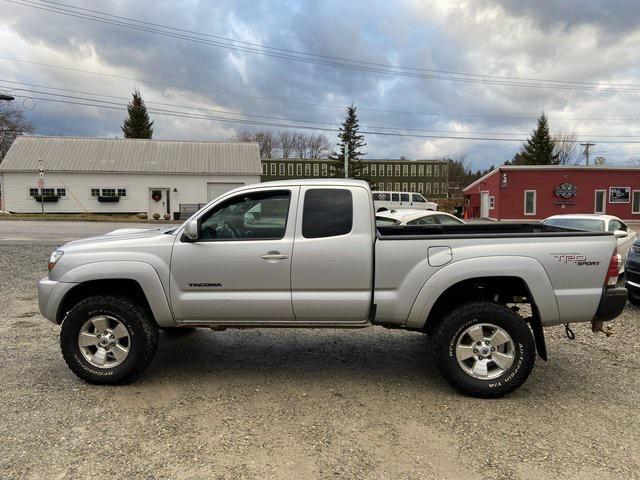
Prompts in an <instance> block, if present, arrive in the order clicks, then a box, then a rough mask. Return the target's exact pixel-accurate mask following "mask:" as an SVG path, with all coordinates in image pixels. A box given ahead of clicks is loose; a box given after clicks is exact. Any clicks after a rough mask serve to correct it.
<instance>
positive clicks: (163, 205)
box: [149, 188, 171, 218]
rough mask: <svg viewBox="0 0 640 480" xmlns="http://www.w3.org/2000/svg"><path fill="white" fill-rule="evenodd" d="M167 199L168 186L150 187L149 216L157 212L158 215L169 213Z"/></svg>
mask: <svg viewBox="0 0 640 480" xmlns="http://www.w3.org/2000/svg"><path fill="white" fill-rule="evenodd" d="M169 200H170V199H169V189H168V188H150V189H149V217H151V218H153V215H154V214H158V215H160V217H162V216H163V215H165V214H171V210H170V203H169Z"/></svg>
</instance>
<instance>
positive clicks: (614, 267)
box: [604, 249, 620, 287]
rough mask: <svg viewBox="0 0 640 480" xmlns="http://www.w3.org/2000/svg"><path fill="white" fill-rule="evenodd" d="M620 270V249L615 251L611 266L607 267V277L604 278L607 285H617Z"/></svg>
mask: <svg viewBox="0 0 640 480" xmlns="http://www.w3.org/2000/svg"><path fill="white" fill-rule="evenodd" d="M619 270H620V255H618V250H617V249H616V250H614V251H613V255H611V260H609V268H608V269H607V278H605V280H604V284H605V285H606V286H607V287H615V286H616V284H617V283H618V271H619Z"/></svg>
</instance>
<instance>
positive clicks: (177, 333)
mask: <svg viewBox="0 0 640 480" xmlns="http://www.w3.org/2000/svg"><path fill="white" fill-rule="evenodd" d="M160 330H162V331H163V332H164V333H166V334H168V335H171V336H174V337H181V336H183V335H188V334H190V333H193V332H195V331H196V327H160Z"/></svg>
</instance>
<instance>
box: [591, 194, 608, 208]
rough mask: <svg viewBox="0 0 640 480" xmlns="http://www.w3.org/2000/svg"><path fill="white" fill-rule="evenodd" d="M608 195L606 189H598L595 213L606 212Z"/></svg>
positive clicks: (594, 206)
mask: <svg viewBox="0 0 640 480" xmlns="http://www.w3.org/2000/svg"><path fill="white" fill-rule="evenodd" d="M606 195H607V191H606V190H596V198H595V201H594V205H593V212H594V213H604V212H605V209H606V207H605V199H606V198H607V197H606Z"/></svg>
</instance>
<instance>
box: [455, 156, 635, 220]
mask: <svg viewBox="0 0 640 480" xmlns="http://www.w3.org/2000/svg"><path fill="white" fill-rule="evenodd" d="M463 194H464V197H465V210H464V215H465V217H466V218H491V219H495V220H542V219H544V218H546V217H549V216H551V215H558V214H567V213H606V214H609V215H615V216H617V217H619V218H621V219H623V220H640V168H613V167H605V166H560V165H553V166H545V165H537V166H536V165H531V166H529V165H518V166H515V165H510V166H503V167H499V168H496V169H495V170H493V171H492V172H490V173H488V174H487V175H485V176H484V177H482V178H480V179H478V180H476V181H475V182H473V183H472V184H471V185H469V186H468V187H466V188H465V189H464V190H463Z"/></svg>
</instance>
